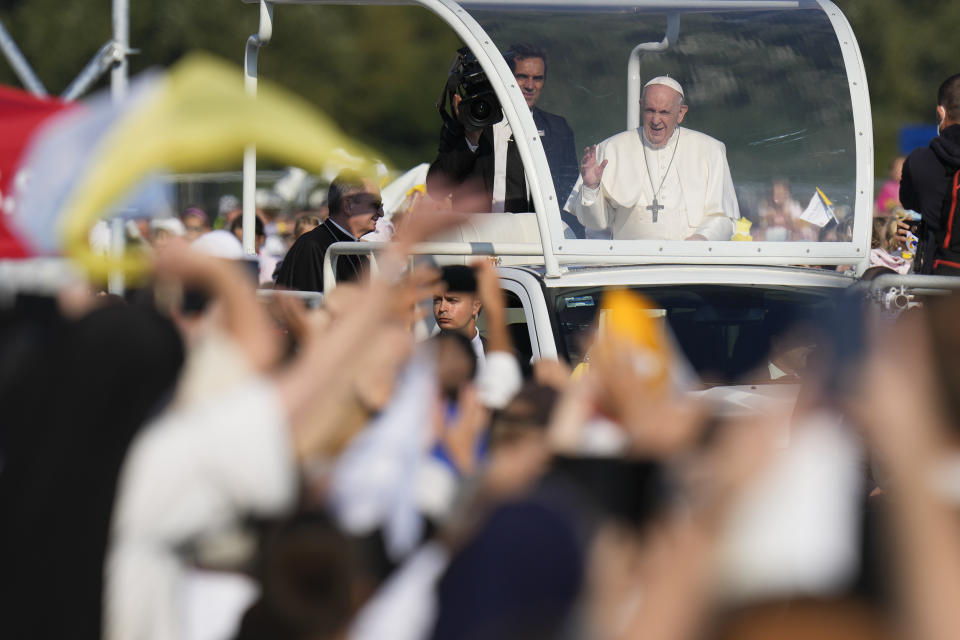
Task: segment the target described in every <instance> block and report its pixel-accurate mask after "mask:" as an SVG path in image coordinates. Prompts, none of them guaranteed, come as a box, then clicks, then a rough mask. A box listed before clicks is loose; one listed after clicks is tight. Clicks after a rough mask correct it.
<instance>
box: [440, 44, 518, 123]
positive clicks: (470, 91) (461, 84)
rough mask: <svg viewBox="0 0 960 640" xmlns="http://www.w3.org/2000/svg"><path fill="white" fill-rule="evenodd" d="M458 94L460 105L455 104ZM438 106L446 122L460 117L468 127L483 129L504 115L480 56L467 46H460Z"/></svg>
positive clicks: (461, 121) (457, 119)
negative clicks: (454, 100) (455, 106)
mask: <svg viewBox="0 0 960 640" xmlns="http://www.w3.org/2000/svg"><path fill="white" fill-rule="evenodd" d="M454 95H458V96H460V104H459V106H458V107H457V108H454V103H453V96H454ZM437 109H438V110H439V111H440V115H441V116H442V117H443V119H444V122H446V123H448V124H452V123H453V121H457V122H459V123H460V124H461V125H463V128H464V129H465V130H467V131H482V130H483V129H486V128H487V127H489V126H490V125H493V124H496V123H498V122H500V121H501V120H502V119H503V109H502V108H501V107H500V100H498V99H497V94H496V93H494V91H493V86H492V85H491V84H490V81H489V80H487V76H486V74H485V73H484V72H483V68H482V67H481V66H480V62H479V61H478V60H477V57H476V56H475V55H473V53H472V52H471V51H470V49H468V48H467V47H463V48H462V49H458V50H457V57H456V58H455V59H454V61H453V64H452V65H451V67H450V75H449V76H448V77H447V82H446V84H445V85H444V87H443V93H442V94H441V95H440V100H439V101H438V102H437Z"/></svg>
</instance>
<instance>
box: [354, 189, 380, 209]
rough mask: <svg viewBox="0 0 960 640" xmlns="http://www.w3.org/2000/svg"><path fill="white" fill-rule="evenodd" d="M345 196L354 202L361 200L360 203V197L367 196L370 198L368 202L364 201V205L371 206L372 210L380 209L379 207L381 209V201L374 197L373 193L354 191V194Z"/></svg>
mask: <svg viewBox="0 0 960 640" xmlns="http://www.w3.org/2000/svg"><path fill="white" fill-rule="evenodd" d="M347 197H348V198H350V199H351V200H353V201H354V202H361V203H362V200H361V198H369V199H370V200H369V202H366V203H363V204H365V205H366V206H368V207H370V208H372V209H373V210H374V211H380V210H381V209H383V201H382V200H378V199H377V198H376V196H374V195H372V194H369V193H356V194H353V195H351V196H347Z"/></svg>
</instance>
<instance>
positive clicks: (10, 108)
mask: <svg viewBox="0 0 960 640" xmlns="http://www.w3.org/2000/svg"><path fill="white" fill-rule="evenodd" d="M72 106H73V104H72V103H69V102H64V101H62V100H59V99H57V98H38V97H37V96H34V95H32V94H30V93H27V92H26V91H21V90H19V89H13V88H11V87H4V86H0V202H3V199H4V198H7V197H9V195H10V192H11V190H12V188H13V178H14V174H15V172H16V170H17V166H18V165H19V164H20V159H21V156H22V155H23V152H24V151H25V150H26V148H27V144H28V143H29V142H30V139H31V138H32V137H33V135H34V133H35V132H36V130H37V128H38V127H39V126H40V125H41V124H42V123H43V122H44V120H46V119H47V118H49V117H50V116H52V115H54V114H55V113H57V112H59V111H61V110H63V109H65V108H69V107H72ZM3 212H6V207H2V209H0V258H23V257H26V256H27V255H29V250H28V248H27V247H26V246H24V244H23V243H22V242H21V241H20V240H19V239H18V238H17V237H16V235H15V234H14V233H13V231H12V230H11V229H10V228H9V227H8V225H7V224H6V220H5V217H6V216H5V215H3Z"/></svg>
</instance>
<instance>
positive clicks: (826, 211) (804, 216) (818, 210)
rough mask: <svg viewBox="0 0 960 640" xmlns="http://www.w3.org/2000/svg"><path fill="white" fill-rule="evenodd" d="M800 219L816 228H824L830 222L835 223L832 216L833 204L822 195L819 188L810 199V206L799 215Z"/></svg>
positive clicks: (834, 217) (834, 218)
mask: <svg viewBox="0 0 960 640" xmlns="http://www.w3.org/2000/svg"><path fill="white" fill-rule="evenodd" d="M800 219H801V220H806V221H807V222H809V223H810V224H815V225H817V226H818V227H824V226H826V225H827V224H828V223H829V222H830V221H831V220H833V221H836V219H837V217H836V216H835V215H834V214H833V203H832V202H830V200H829V199H828V198H827V196H826V195H824V193H823V191H821V190H820V187H817V192H816V193H814V194H813V197H812V198H810V204H808V205H807V208H806V209H804V211H803V213H801V214H800Z"/></svg>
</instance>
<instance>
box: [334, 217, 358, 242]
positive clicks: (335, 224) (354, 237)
mask: <svg viewBox="0 0 960 640" xmlns="http://www.w3.org/2000/svg"><path fill="white" fill-rule="evenodd" d="M327 220H329V221H330V224H332V225H333V226H335V227H336V228H337V229H340V231H343V232H344V233H345V234H347V235H348V236H350V237H351V238H353V239H354V240H356V239H357V236H355V235H353V234H352V233H350V232H349V231H347V230H346V229H344V228H343V227H341V226H340V225H338V224H337V221H336V220H334V219H333V218H327Z"/></svg>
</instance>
